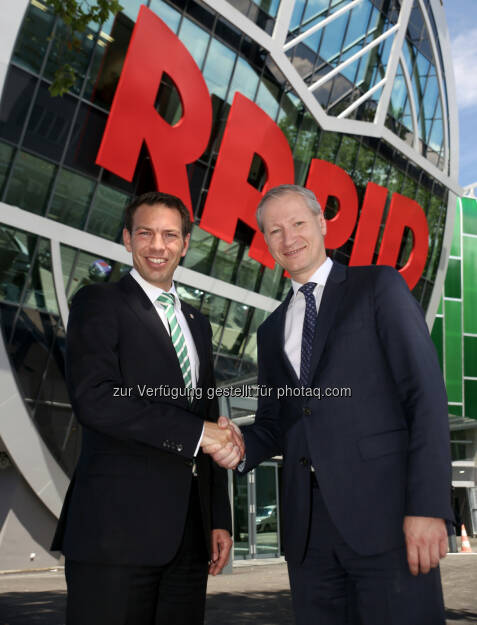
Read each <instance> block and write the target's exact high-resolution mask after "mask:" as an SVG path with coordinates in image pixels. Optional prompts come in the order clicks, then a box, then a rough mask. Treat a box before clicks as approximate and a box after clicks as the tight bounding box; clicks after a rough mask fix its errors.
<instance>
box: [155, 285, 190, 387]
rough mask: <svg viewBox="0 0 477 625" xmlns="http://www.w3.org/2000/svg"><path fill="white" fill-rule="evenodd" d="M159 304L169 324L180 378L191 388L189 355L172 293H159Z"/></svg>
mask: <svg viewBox="0 0 477 625" xmlns="http://www.w3.org/2000/svg"><path fill="white" fill-rule="evenodd" d="M157 301H158V302H159V304H160V305H161V306H162V307H163V308H164V311H165V313H166V317H167V321H168V323H169V329H170V331H171V340H172V344H173V345H174V349H175V350H176V354H177V358H178V359H179V365H180V368H181V371H182V377H183V378H184V386H185V387H186V388H192V374H191V370H190V361H189V354H188V353H187V344H186V341H185V338H184V335H183V334H182V330H181V327H180V325H179V322H178V321H177V317H176V313H175V312H174V295H173V294H172V293H161V295H159V297H158V298H157Z"/></svg>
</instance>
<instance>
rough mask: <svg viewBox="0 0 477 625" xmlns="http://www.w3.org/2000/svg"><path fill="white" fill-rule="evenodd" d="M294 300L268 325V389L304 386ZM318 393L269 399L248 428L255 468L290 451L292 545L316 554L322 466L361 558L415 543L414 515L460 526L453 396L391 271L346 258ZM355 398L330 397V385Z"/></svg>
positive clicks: (287, 498)
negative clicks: (293, 326)
mask: <svg viewBox="0 0 477 625" xmlns="http://www.w3.org/2000/svg"><path fill="white" fill-rule="evenodd" d="M290 297H291V293H289V294H288V297H287V298H286V299H285V301H284V302H283V303H282V304H281V305H280V306H279V307H278V308H277V309H276V310H275V311H274V312H273V313H272V314H271V315H270V316H269V317H268V318H267V320H266V321H265V322H264V323H263V324H262V325H261V326H260V328H259V330H258V367H259V384H265V385H268V386H271V387H274V388H275V389H276V388H277V387H282V388H284V387H286V386H288V387H296V386H299V381H298V379H297V377H296V374H295V372H294V370H293V367H292V365H291V364H290V362H289V360H288V358H287V356H286V354H285V351H284V329H285V315H286V311H287V307H288V303H289V301H290ZM311 386H312V387H319V388H320V390H321V393H322V396H321V399H320V398H318V397H312V398H306V397H298V398H297V397H288V398H286V397H283V398H282V399H277V397H276V395H275V394H274V393H272V395H271V397H270V398H262V399H260V400H259V406H258V411H257V415H256V419H255V423H254V424H253V425H251V426H248V427H246V428H244V437H245V444H246V465H245V467H244V470H246V471H247V470H249V469H251V468H253V467H255V466H256V465H257V464H259V463H260V462H261V461H262V460H263V459H265V458H267V457H270V456H271V455H276V454H280V453H283V492H282V509H283V515H282V516H283V527H284V546H285V553H286V557H287V559H288V560H289V561H300V560H301V559H302V558H303V556H304V553H305V547H306V536H307V531H308V523H309V518H310V490H309V489H310V479H309V475H310V472H309V464H310V462H311V463H312V464H313V466H314V467H315V468H316V475H317V479H318V482H319V486H320V489H321V491H322V494H323V497H324V501H325V503H326V505H327V508H328V510H329V512H330V515H331V517H332V519H333V521H334V522H335V524H336V527H337V528H338V530H339V531H340V533H341V535H342V536H343V538H344V540H345V541H346V543H347V544H348V545H349V546H350V547H351V548H352V549H354V550H355V551H356V552H357V553H359V554H376V553H380V552H383V551H387V550H390V549H392V548H395V547H398V546H399V545H402V544H403V539H404V535H403V531H402V523H403V517H404V516H405V515H417V516H433V517H441V518H444V519H452V510H451V506H450V478H451V461H450V444H449V425H448V411H447V398H446V393H445V388H444V384H443V380H442V374H441V371H440V368H439V364H438V361H437V357H436V353H435V349H434V346H433V344H432V341H431V339H430V337H429V332H428V330H427V326H426V324H425V320H424V316H423V314H422V310H421V308H420V306H419V304H418V303H417V302H416V300H415V299H414V297H413V296H412V295H411V293H410V291H409V289H408V287H407V285H406V284H405V282H404V280H403V279H402V278H401V276H400V275H399V273H398V272H397V271H396V270H394V269H392V268H391V267H385V266H381V267H374V266H372V267H345V266H343V265H339V264H337V263H334V264H333V268H332V270H331V273H330V275H329V278H328V281H327V283H326V286H325V289H324V292H323V298H322V301H321V306H320V310H319V314H318V321H317V327H316V333H315V338H314V345H313V356H312V385H311ZM335 387H336V388H341V387H343V388H350V389H351V393H352V395H351V397H324V394H325V392H326V391H325V389H326V388H335Z"/></svg>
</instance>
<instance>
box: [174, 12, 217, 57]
mask: <svg viewBox="0 0 477 625" xmlns="http://www.w3.org/2000/svg"><path fill="white" fill-rule="evenodd" d="M179 39H180V40H181V41H182V43H183V44H184V45H185V46H186V47H187V49H188V50H189V52H190V54H191V55H192V57H193V58H194V61H195V62H196V63H197V65H198V66H199V67H202V63H203V61H204V57H205V53H206V51H207V46H208V44H209V39H210V35H208V34H207V33H206V32H205V30H203V29H202V28H200V27H199V26H197V25H196V24H194V22H191V21H190V20H188V19H187V18H186V17H184V19H183V20H182V24H181V27H180V30H179Z"/></svg>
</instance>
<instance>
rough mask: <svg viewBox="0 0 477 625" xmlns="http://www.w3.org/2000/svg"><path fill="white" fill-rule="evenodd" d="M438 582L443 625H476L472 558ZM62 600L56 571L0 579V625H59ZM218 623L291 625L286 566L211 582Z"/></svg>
mask: <svg viewBox="0 0 477 625" xmlns="http://www.w3.org/2000/svg"><path fill="white" fill-rule="evenodd" d="M472 543H473V548H474V551H477V540H475V539H474V540H472ZM244 564H245V565H244ZM442 578H443V584H444V598H445V604H446V610H447V619H448V620H447V625H475V624H477V592H476V589H477V553H474V554H449V555H448V556H447V558H445V559H444V560H443V562H442ZM65 597H66V594H65V582H64V576H63V571H62V570H61V569H58V570H56V571H49V572H41V573H20V574H8V575H5V574H3V575H0V625H63V624H64V606H65ZM224 623H227V625H251V624H253V625H293V614H292V609H291V600H290V591H289V586H288V576H287V571H286V565H285V564H284V563H283V562H278V563H276V564H268V563H267V564H259V565H249V564H247V563H243V564H242V563H241V565H240V566H236V567H234V573H233V574H232V575H221V576H219V577H216V578H211V579H210V581H209V588H208V600H207V617H206V624H207V625H224ZM383 625H385V624H383Z"/></svg>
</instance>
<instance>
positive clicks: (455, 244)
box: [450, 200, 461, 256]
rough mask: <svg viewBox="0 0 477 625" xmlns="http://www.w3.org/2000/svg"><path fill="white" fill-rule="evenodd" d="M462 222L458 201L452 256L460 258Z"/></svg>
mask: <svg viewBox="0 0 477 625" xmlns="http://www.w3.org/2000/svg"><path fill="white" fill-rule="evenodd" d="M460 220H461V208H460V202H459V200H457V207H456V209H455V220H454V234H453V236H452V245H451V251H450V255H451V256H460Z"/></svg>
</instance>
